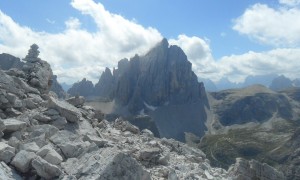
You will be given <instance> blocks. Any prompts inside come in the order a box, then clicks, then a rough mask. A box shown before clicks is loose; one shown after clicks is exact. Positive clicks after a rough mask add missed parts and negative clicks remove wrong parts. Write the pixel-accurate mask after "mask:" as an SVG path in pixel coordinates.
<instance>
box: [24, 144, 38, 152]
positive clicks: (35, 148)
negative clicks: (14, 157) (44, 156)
mask: <svg viewBox="0 0 300 180" xmlns="http://www.w3.org/2000/svg"><path fill="white" fill-rule="evenodd" d="M20 149H22V150H26V151H28V152H37V151H38V150H40V147H39V146H38V145H37V144H36V143H35V142H30V143H25V144H22V145H21V147H20Z"/></svg>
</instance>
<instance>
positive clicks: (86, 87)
mask: <svg viewBox="0 0 300 180" xmlns="http://www.w3.org/2000/svg"><path fill="white" fill-rule="evenodd" d="M93 93H94V85H93V83H92V81H89V80H87V79H86V78H83V79H82V80H81V81H80V82H77V83H74V84H73V86H72V87H71V88H70V89H69V90H68V94H70V95H72V96H76V95H80V96H85V97H86V96H91V95H93Z"/></svg>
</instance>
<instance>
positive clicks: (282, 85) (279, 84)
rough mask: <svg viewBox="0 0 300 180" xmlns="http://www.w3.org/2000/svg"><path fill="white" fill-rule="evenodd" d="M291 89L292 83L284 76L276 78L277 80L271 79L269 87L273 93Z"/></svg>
mask: <svg viewBox="0 0 300 180" xmlns="http://www.w3.org/2000/svg"><path fill="white" fill-rule="evenodd" d="M291 87H293V82H292V81H291V80H290V79H289V78H287V77H285V76H284V75H281V76H278V77H277V78H275V79H273V81H272V83H271V85H270V89H272V90H274V91H280V90H284V89H288V88H291Z"/></svg>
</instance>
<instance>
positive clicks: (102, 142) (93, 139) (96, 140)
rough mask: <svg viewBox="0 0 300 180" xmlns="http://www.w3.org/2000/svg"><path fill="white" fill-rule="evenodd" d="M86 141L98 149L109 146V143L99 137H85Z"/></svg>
mask: <svg viewBox="0 0 300 180" xmlns="http://www.w3.org/2000/svg"><path fill="white" fill-rule="evenodd" d="M83 140H84V141H89V142H90V143H92V142H93V143H95V144H96V145H97V146H98V147H104V146H105V145H106V144H108V141H107V140H105V139H102V138H99V137H97V136H91V135H85V136H84V138H83Z"/></svg>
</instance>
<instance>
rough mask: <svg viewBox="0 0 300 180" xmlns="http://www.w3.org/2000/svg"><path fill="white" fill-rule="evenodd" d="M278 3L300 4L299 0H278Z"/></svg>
mask: <svg viewBox="0 0 300 180" xmlns="http://www.w3.org/2000/svg"><path fill="white" fill-rule="evenodd" d="M279 3H281V4H284V5H288V6H296V5H299V4H300V0H279Z"/></svg>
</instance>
